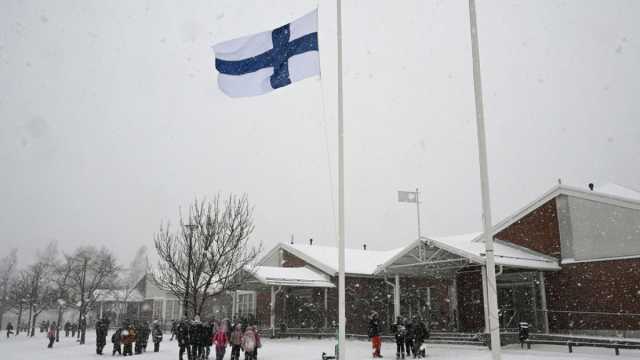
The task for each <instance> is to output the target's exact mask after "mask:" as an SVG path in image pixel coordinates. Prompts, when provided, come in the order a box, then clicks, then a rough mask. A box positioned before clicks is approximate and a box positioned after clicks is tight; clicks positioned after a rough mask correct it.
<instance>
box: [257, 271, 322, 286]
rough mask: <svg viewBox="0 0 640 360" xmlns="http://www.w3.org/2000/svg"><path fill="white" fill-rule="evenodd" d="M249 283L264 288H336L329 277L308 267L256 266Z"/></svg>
mask: <svg viewBox="0 0 640 360" xmlns="http://www.w3.org/2000/svg"><path fill="white" fill-rule="evenodd" d="M251 274H252V275H253V276H252V277H253V279H252V280H249V281H248V282H249V283H251V282H253V283H254V284H255V283H257V284H260V285H263V286H285V287H286V286H293V287H312V288H334V287H335V285H334V284H333V283H332V282H331V281H329V279H328V278H327V277H325V276H324V275H322V274H319V273H317V272H315V271H313V270H311V269H309V268H306V267H275V266H256V267H255V268H254V269H252V271H251Z"/></svg>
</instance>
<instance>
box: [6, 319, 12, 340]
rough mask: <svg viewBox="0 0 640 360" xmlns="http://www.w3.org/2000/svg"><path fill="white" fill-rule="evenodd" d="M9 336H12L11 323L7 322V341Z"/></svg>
mask: <svg viewBox="0 0 640 360" xmlns="http://www.w3.org/2000/svg"><path fill="white" fill-rule="evenodd" d="M11 335H13V324H11V321H9V323H8V324H7V339H8V338H9V336H11Z"/></svg>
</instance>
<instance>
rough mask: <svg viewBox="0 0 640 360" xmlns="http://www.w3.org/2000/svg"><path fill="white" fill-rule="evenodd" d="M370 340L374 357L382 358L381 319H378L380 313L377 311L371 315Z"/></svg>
mask: <svg viewBox="0 0 640 360" xmlns="http://www.w3.org/2000/svg"><path fill="white" fill-rule="evenodd" d="M368 335H369V340H371V347H372V348H373V357H374V358H381V357H382V354H380V348H381V346H382V343H381V340H380V319H379V318H378V313H377V312H375V311H373V310H372V311H371V313H370V314H369V331H368Z"/></svg>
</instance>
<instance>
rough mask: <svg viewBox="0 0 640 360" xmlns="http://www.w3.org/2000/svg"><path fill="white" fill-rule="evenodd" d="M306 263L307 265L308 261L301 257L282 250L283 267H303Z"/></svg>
mask: <svg viewBox="0 0 640 360" xmlns="http://www.w3.org/2000/svg"><path fill="white" fill-rule="evenodd" d="M305 265H307V263H306V262H304V260H302V259H300V258H299V257H297V256H295V255H293V254H290V253H288V252H287V251H283V252H282V267H302V266H305Z"/></svg>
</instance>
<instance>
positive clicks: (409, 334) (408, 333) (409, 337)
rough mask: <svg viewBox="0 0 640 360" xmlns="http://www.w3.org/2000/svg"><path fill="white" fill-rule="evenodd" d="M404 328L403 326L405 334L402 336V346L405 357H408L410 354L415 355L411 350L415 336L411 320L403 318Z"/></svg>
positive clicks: (414, 328)
mask: <svg viewBox="0 0 640 360" xmlns="http://www.w3.org/2000/svg"><path fill="white" fill-rule="evenodd" d="M404 328H405V336H404V348H405V351H406V352H407V357H410V356H411V354H413V356H414V357H415V355H416V354H415V353H414V352H413V350H414V349H413V341H414V340H415V338H416V327H415V324H414V323H413V321H411V320H410V319H408V318H407V319H405V320H404Z"/></svg>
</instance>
